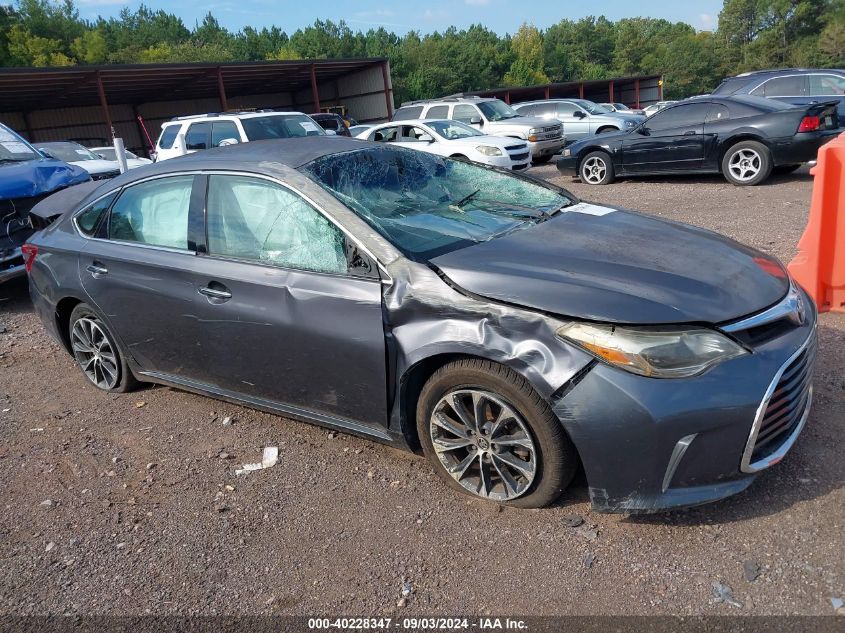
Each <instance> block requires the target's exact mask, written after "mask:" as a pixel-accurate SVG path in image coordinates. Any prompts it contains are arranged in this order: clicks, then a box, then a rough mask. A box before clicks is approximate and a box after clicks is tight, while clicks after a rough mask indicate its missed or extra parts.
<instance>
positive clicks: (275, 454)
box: [235, 446, 279, 475]
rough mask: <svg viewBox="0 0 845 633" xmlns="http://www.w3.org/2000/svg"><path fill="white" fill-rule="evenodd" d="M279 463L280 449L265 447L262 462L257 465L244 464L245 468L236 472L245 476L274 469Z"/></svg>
mask: <svg viewBox="0 0 845 633" xmlns="http://www.w3.org/2000/svg"><path fill="white" fill-rule="evenodd" d="M278 461H279V447H278V446H265V447H264V454H263V455H262V456H261V461H260V462H258V463H255V464H244V465H243V467H241V468H238V469H237V470H236V471H235V474H236V475H243V474H245V473H248V472H251V471H253V470H263V469H265V468H272V467H273V466H275V465H276V463H277V462H278Z"/></svg>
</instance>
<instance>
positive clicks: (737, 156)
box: [722, 141, 772, 186]
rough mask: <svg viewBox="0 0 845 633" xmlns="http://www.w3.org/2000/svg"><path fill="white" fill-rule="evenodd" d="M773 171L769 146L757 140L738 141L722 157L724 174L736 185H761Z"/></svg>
mask: <svg viewBox="0 0 845 633" xmlns="http://www.w3.org/2000/svg"><path fill="white" fill-rule="evenodd" d="M771 173H772V156H771V153H770V152H769V148H768V147H766V146H765V145H763V144H762V143H758V142H757V141H742V142H740V143H737V144H736V145H733V146H732V147H730V148H729V149H728V151H727V152H725V156H724V157H723V158H722V174H723V175H724V176H725V179H727V181H728V182H730V183H732V184H734V185H738V186H753V185H759V184H760V183H761V182H763V181H764V180H766V178H768V177H769V174H771Z"/></svg>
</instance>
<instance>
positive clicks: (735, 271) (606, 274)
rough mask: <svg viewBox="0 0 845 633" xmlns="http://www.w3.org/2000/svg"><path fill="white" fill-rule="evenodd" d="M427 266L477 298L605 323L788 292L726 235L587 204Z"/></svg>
mask: <svg viewBox="0 0 845 633" xmlns="http://www.w3.org/2000/svg"><path fill="white" fill-rule="evenodd" d="M432 264H433V265H434V266H436V267H437V268H438V269H440V271H442V273H443V274H445V275H446V276H447V277H448V278H449V279H450V280H451V281H452V282H454V283H455V284H457V285H458V286H460V287H461V288H463V289H464V290H466V291H469V292H471V293H473V294H476V295H481V296H483V297H487V298H489V299H493V300H497V301H503V302H507V303H510V304H517V305H521V306H524V307H527V308H532V309H536V310H542V311H544V312H548V313H553V314H557V315H561V316H570V317H575V318H580V319H586V320H592V321H606V322H612V323H631V324H648V323H650V324H665V323H711V324H716V323H723V322H726V321H732V320H734V319H737V318H739V317H742V316H746V315H748V314H751V313H754V312H758V311H760V310H763V309H764V308H767V307H768V306H770V305H772V304H774V303H776V302H778V301H779V300H780V299H782V298H783V296H784V295H785V294H786V292H787V291H788V289H789V281H788V277H787V275H786V272H785V270H784V268H783V266H782V265H781V264H780V263H779V262H778V261H777V260H776V259H774V258H771V257H769V256H768V255H764V254H763V253H760V252H758V251H755V250H754V249H751V248H749V247H746V246H743V245H742V244H739V243H737V242H734V241H733V240H731V239H729V238H727V237H724V236H722V235H719V234H717V233H713V232H710V231H706V230H704V229H698V228H695V227H692V226H687V225H685V224H680V223H675V222H668V221H664V220H659V219H656V218H651V217H648V216H645V215H642V214H639V213H634V212H629V211H622V210H616V209H611V208H609V207H600V206H595V205H591V204H587V203H578V204H576V205H573V206H572V207H568V208H566V209H564V211H563V212H561V213H560V214H558V215H557V216H555V217H553V218H552V219H550V220H548V221H546V222H542V223H540V224H538V225H535V226H533V227H531V228H527V229H523V230H520V231H516V232H514V233H511V234H509V235H505V236H503V237H500V238H497V239H493V240H490V241H487V242H482V243H479V244H474V245H472V246H469V247H467V248H463V249H460V250H457V251H453V252H451V253H447V254H445V255H441V256H439V257H436V258H434V259H433V260H432Z"/></svg>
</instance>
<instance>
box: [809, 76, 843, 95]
mask: <svg viewBox="0 0 845 633" xmlns="http://www.w3.org/2000/svg"><path fill="white" fill-rule="evenodd" d="M810 94H811V95H812V96H814V97H841V96H843V95H845V77H839V76H837V75H810Z"/></svg>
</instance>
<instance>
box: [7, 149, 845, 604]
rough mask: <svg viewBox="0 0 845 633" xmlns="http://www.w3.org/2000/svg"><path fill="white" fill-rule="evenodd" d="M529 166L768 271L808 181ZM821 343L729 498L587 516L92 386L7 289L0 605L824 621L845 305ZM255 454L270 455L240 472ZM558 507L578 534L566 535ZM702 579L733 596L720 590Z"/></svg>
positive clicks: (837, 593) (838, 531)
mask: <svg viewBox="0 0 845 633" xmlns="http://www.w3.org/2000/svg"><path fill="white" fill-rule="evenodd" d="M534 173H535V174H537V175H540V176H542V177H546V178H551V179H554V180H555V181H556V182H559V183H561V184H563V185H564V186H567V187H570V188H571V190H572V191H574V192H575V193H576V194H579V195H583V196H584V197H585V198H586V199H589V200H593V201H597V202H606V203H610V204H614V205H619V206H626V207H630V208H635V209H640V210H643V211H644V212H646V213H652V214H656V215H659V216H661V217H666V218H672V219H675V220H681V221H685V222H690V223H693V224H697V225H700V226H703V227H707V228H710V229H715V230H717V231H721V232H723V233H726V234H728V235H730V236H731V237H734V238H736V239H738V240H740V241H743V242H746V243H749V244H751V245H753V246H756V247H757V248H760V249H762V250H765V251H767V252H770V253H773V254H775V255H777V256H778V257H780V258H782V259H784V260H788V259H789V258H791V257H792V255H793V254H794V246H795V243H796V241H797V239H798V237H799V236H800V234H801V231H802V229H803V226H804V223H805V221H806V217H807V209H808V205H809V199H810V192H811V187H812V179H811V178H810V176H809V175H808V174H807V173H806V170H803V171H801V172H798V173H797V174H795V175H793V176H791V177H788V178H780V179H773V180H772V181H771V183H770V184H767V185H766V186H761V187H755V188H736V187H732V186H730V185H728V184H726V183H725V182H724V181H723V180H721V179H720V178H716V177H714V178H706V177H705V178H683V179H676V180H663V179H659V180H646V181H637V182H620V183H617V184H615V185H612V186H607V187H587V186H584V185H581V184H580V183H570V182H569V181H568V180H564V179H560V178H558V176H557V172H556V171H555V170H554V168H553V167H550V166H547V167H542V168H535V169H534ZM656 246H658V245H656ZM4 328H5V331H4ZM820 339H821V343H820V352H819V361H818V366H817V370H816V377H815V381H816V394H817V395H816V404H815V407H814V409H813V413H812V416H811V418H810V422H809V425H808V427H807V429H806V431H805V432H804V434H803V436H802V438H801V440H800V442H799V443H798V444H797V446H796V447H795V449H794V450H793V451H792V453H791V454H790V455H789V456H788V457H787V458H786V459H785V460H784V462H783V463H782V464H780V465H779V466H778V467H777V468H774V469H772V470H771V471H769V472H766V473H764V474H763V475H762V476H761V477H759V478H758V480H757V481H756V482H755V484H754V485H753V486H751V488H750V489H749V490H748V491H746V492H745V493H743V494H741V495H738V496H737V497H734V498H732V499H729V500H727V501H724V502H721V503H717V504H713V505H709V506H705V507H701V508H696V509H693V510H688V511H679V512H674V513H671V514H663V515H654V516H648V517H624V516H619V515H600V514H594V513H592V512H591V511H590V507H589V503H588V501H587V491H586V482H585V481H584V479H583V477H580V478H579V479H577V480H576V482H575V484H574V485H573V487H572V488H571V489H570V490H569V491H568V492H567V493H566V494H565V495H564V497H563V498H562V499H561V500H560V502H559V504H558V505H557V506H555V507H553V508H550V509H544V510H541V511H520V510H513V509H500V508H498V507H496V506H492V505H487V504H484V503H480V502H476V501H473V500H468V499H467V498H466V497H462V496H459V495H457V494H455V493H453V492H451V491H450V490H448V489H447V488H446V487H444V486H443V485H442V484H441V483H440V482H439V481H438V480H437V478H436V477H435V476H434V474H433V473H432V472H431V470H430V469H429V466H428V465H427V463H426V462H425V461H424V460H423V459H421V458H419V457H416V456H414V455H410V454H405V453H402V452H399V451H396V450H394V449H390V448H387V447H384V446H381V445H378V444H374V443H371V442H368V441H364V440H360V439H357V438H354V437H351V436H347V435H344V434H334V433H329V432H327V431H326V430H323V429H320V428H318V427H316V426H311V425H308V424H302V423H298V422H293V421H289V420H285V419H282V418H278V417H274V416H271V415H266V414H263V413H260V412H256V411H253V410H250V409H245V408H241V407H237V406H233V405H228V404H224V403H220V402H217V401H214V400H210V399H208V398H204V397H200V396H195V395H191V394H187V393H182V392H179V391H176V390H172V389H168V388H162V387H156V388H149V389H145V390H143V391H140V392H136V393H132V394H126V395H107V394H104V393H102V392H99V391H97V390H96V389H94V388H93V387H91V386H89V385H88V384H87V381H86V380H85V379H84V378H83V376H82V375H81V374H80V373H79V372H78V371H77V370H76V369H75V367H74V365H73V363H72V362H71V360H70V358H69V357H68V356H67V355H66V354H65V353H64V352H63V351H62V350H61V349H60V348H59V347H58V346H57V345H56V344H54V343H53V342H52V341H51V340H50V339H49V338H48V336H47V335H46V334H45V332H44V331H43V330H42V328H41V325H40V323H39V321H38V319H37V318H36V317H35V315H34V314H33V313H32V311H31V305H30V303H29V300H28V298H27V294H26V288H25V285H24V284H22V283H17V282H16V283H12V284H7V285H5V286H2V287H0V434H1V435H2V442H0V486H2V495H0V504H1V505H2V513H0V557H2V565H0V613H5V614H9V613H14V614H61V613H70V614H120V615H129V614H145V613H154V614H181V615H191V614H270V613H276V614H293V615H314V614H325V615H333V616H336V615H341V614H348V615H354V614H357V615H368V616H391V615H392V616H394V617H397V616H400V615H403V616H404V615H421V614H442V615H454V614H456V613H464V614H477V615H483V614H489V613H496V614H536V615H543V614H588V613H589V614H642V615H645V614H682V615H683V614H825V615H832V614H833V613H834V608H833V606H832V603H831V598H839V597H845V556H843V544H845V536H843V535H845V492H843V481H845V460H843V459H842V444H841V438H842V437H843V435H845V406H843V405H845V315H830V314H827V315H823V316H822V317H821V323H820ZM226 417H231V418H232V420H233V421H232V422H231V424H228V425H226V424H224V419H225V418H226ZM267 445H274V446H278V447H279V451H280V457H279V463H278V465H276V466H275V467H273V468H271V469H268V470H264V471H260V472H255V473H250V474H248V475H247V476H242V477H236V476H235V473H234V471H235V468H236V467H237V466H239V465H240V464H242V463H245V462H254V461H259V460H260V456H261V450H262V447H264V446H267ZM572 515H577V517H580V519H583V521H584V523H583V524H582V525H581V526H579V527H568V524H570V523H577V520H574V519H573V518H572ZM744 566H748V567H750V568H755V569H759V571H758V572H756V573H754V574H751V577H753V576H757V577H756V578H755V579H753V580H749V579H747V578H746V572H745V569H744ZM758 574H759V575H758ZM403 581H407V582H408V583H410V586H411V587H412V593H411V594H410V595H409V596H408V597H407V599H406V601H405V602H406V603H407V604H406V605H404V606H399V605H398V603H399V601H400V598H401V591H402V587H403ZM713 583H722V584H724V585H727V586H729V587H730V588H732V592H733V596H734V598H735V600H734V602H735V604H729V603H727V602H724V601H723V602H718V601H715V600H714V599H713Z"/></svg>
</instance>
